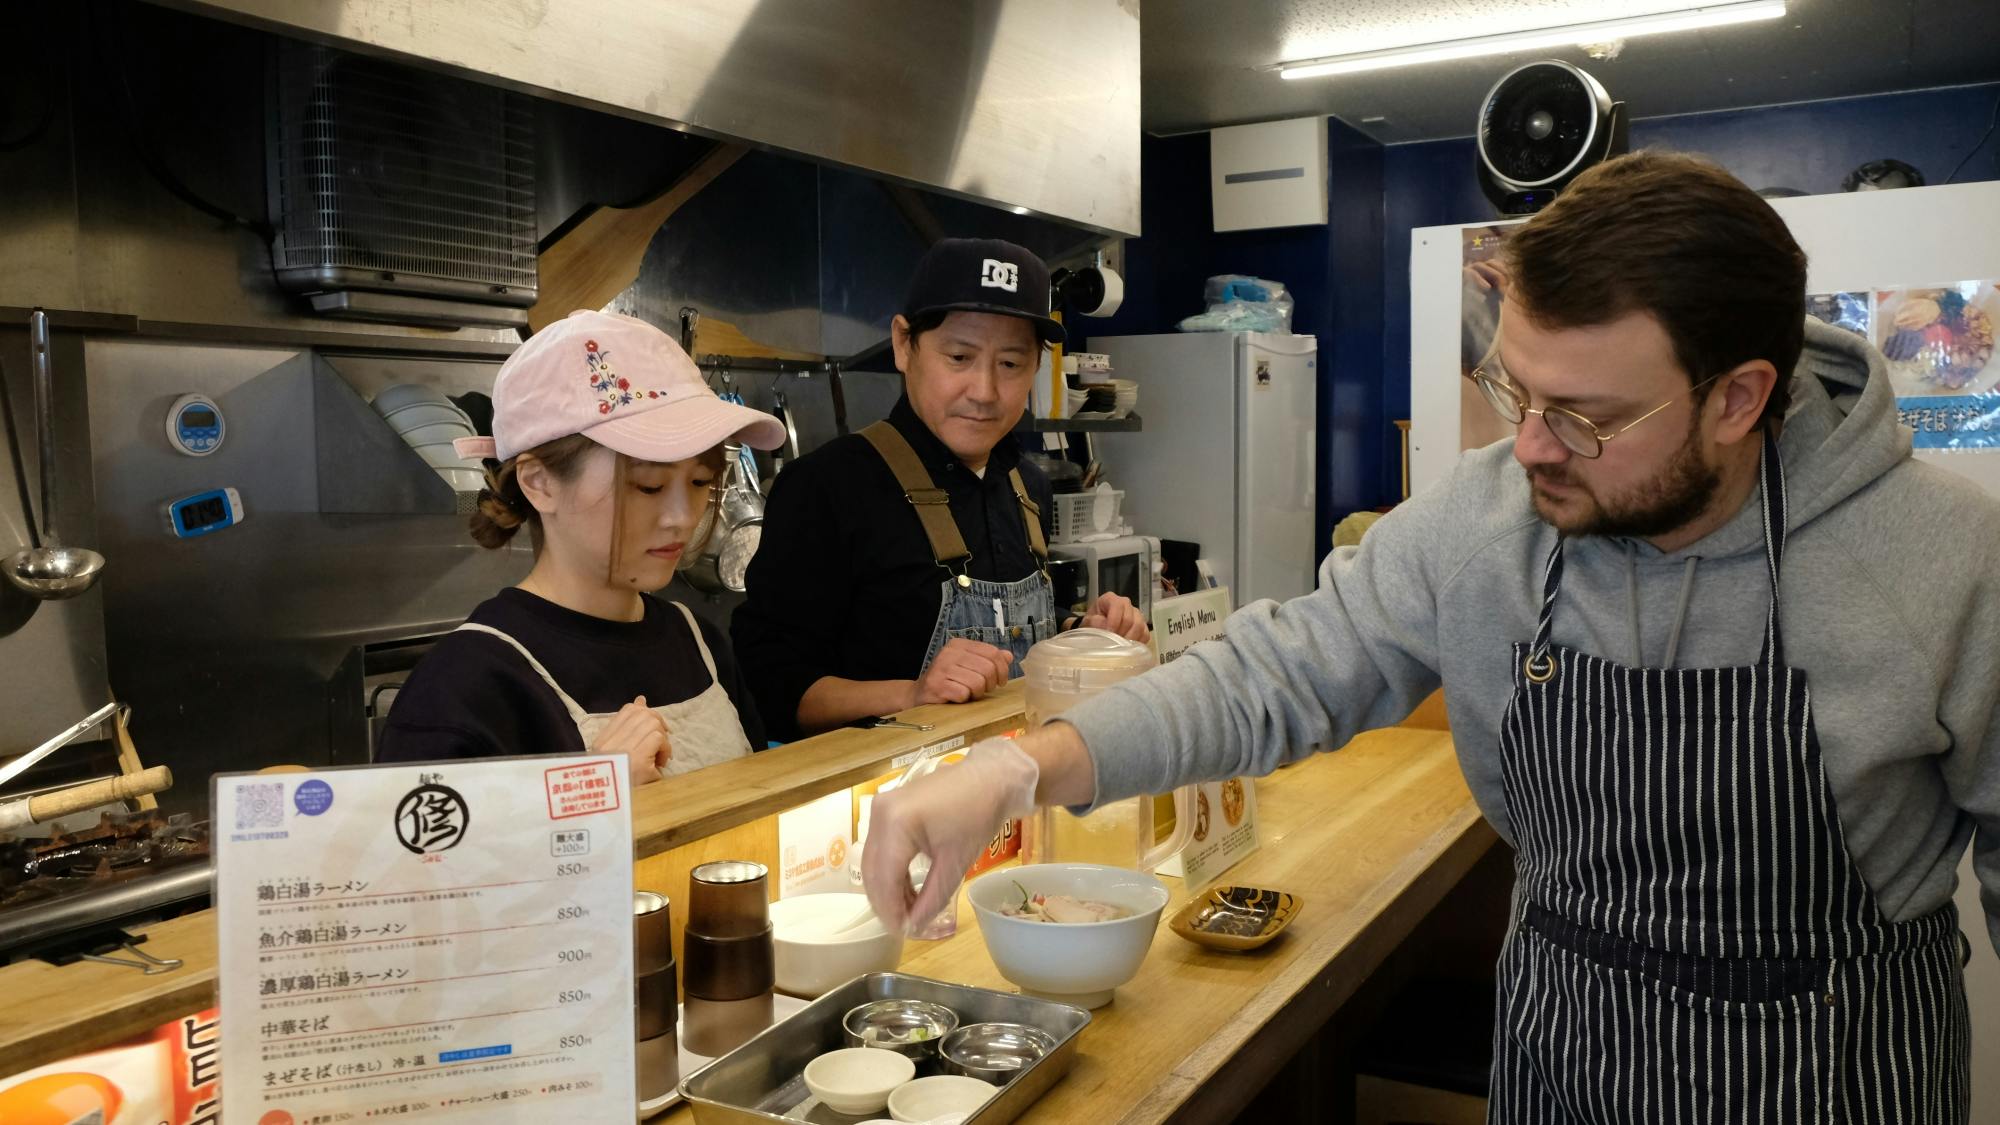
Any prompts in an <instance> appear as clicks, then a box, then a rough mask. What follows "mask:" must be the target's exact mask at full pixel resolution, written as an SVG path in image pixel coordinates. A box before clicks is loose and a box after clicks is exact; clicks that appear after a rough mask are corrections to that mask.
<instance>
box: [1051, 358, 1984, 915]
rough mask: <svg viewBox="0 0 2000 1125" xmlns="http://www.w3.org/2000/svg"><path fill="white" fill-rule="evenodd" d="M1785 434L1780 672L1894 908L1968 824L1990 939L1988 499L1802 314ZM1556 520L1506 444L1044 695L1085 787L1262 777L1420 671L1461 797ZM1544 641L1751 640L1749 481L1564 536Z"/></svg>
mask: <svg viewBox="0 0 2000 1125" xmlns="http://www.w3.org/2000/svg"><path fill="white" fill-rule="evenodd" d="M1792 391H1793V398H1794V405H1793V408H1792V412H1791V414H1790V415H1789V416H1788V418H1787V420H1786V422H1785V425H1784V428H1783V431H1782V436H1781V439H1780V448H1781V450H1782V453H1783V456H1784V463H1785V470H1786V480H1787V494H1788V498H1789V500H1790V509H1791V510H1790V513H1789V522H1790V535H1789V538H1788V540H1787V543H1786V548H1787V549H1786V552H1785V568H1784V574H1783V576H1782V582H1783V584H1782V587H1781V589H1782V592H1783V601H1782V614H1781V625H1782V628H1783V630H1784V638H1785V656H1786V659H1787V660H1788V662H1790V663H1791V664H1792V665H1794V666H1796V667H1798V668H1800V669H1803V671H1804V672H1805V674H1806V676H1807V680H1808V683H1809V684H1810V685H1811V689H1812V693H1813V713H1814V719H1815V723H1816V726H1817V729H1818V733H1819V738H1820V746H1821V750H1822V756H1823V760H1824V762H1825V769H1826V774H1827V779H1828V782H1829V784H1830V786H1831V788H1832V791H1833V797H1834V801H1835V803H1836V805H1837V808H1838V815H1839V818H1840V824H1841V827H1842V829H1843V830H1844V832H1845V834H1846V839H1847V846H1848V848H1849V849H1850V851H1851V852H1852V854H1853V857H1854V859H1855V862H1856V863H1857V865H1858V866H1859V868H1860V871H1861V875H1862V877H1863V878H1864V879H1865V880H1867V882H1868V885H1869V886H1870V887H1871V888H1872V889H1873V890H1874V892H1875V896H1876V897H1877V899H1879V900H1880V902H1881V904H1882V908H1883V910H1884V911H1885V912H1886V913H1887V915H1888V916H1889V918H1890V919H1891V920H1894V921H1904V920H1907V919H1911V918H1915V917H1918V916H1920V915H1923V914H1925V913H1928V912H1930V911H1932V910H1935V909H1937V908H1938V907H1941V906H1943V905H1944V904H1945V903H1947V902H1948V901H1950V899H1951V896H1952V891H1953V888H1954V885H1955V883H1956V881H1957V872H1956V868H1957V865H1958V860H1959V857H1960V856H1961V855H1963V854H1964V852H1965V847H1966V842H1967V841H1968V840H1969V839H1973V838H1974V836H1975V832H1976V833H1977V840H1976V846H1975V868H1976V870H1977V871H1978V873H1979V878H1980V882H1981V884H1982V887H1983V901H1984V904H1985V910H1986V917H1987V925H1988V927H1989V928H1990V929H1991V931H1992V936H1993V940H1994V943H1995V946H1996V948H2000V501H1996V500H1995V499H1994V498H1993V497H1991V496H1988V495H1987V494H1986V493H1985V492H1983V491H1982V490H1981V489H1980V488H1979V487H1978V486H1976V485H1974V484H1972V483H1971V482H1969V481H1967V480H1965V479H1963V478H1961V477H1958V476H1956V475H1954V474H1952V473H1949V472H1946V471H1943V470H1941V469H1938V468H1935V467H1933V466H1929V465H1926V464H1923V463H1921V462H1918V461H1915V460H1912V459H1911V456H1910V431H1909V430H1908V429H1906V428H1904V427H1903V426H1901V425H1899V424H1898V422H1897V420H1896V403H1895V398H1894V396H1893V393H1892V391H1891V389H1890V386H1889V380H1888V374H1887V372H1886V370H1885V369H1884V367H1883V362H1882V358H1881V356H1880V354H1879V353H1877V352H1876V351H1875V349H1874V348H1873V347H1871V346H1869V345H1868V344H1867V343H1866V342H1865V341H1863V340H1861V339H1860V338H1859V337H1856V336H1852V335H1849V334H1848V333H1846V332H1843V331H1840V330H1838V329H1834V328H1829V327H1827V326H1825V325H1823V324H1820V323H1819V322H1818V321H1808V322H1807V333H1806V351H1805V354H1804V355H1803V356H1802V357H1801V360H1800V363H1799V367H1798V370H1797V372H1796V373H1795V376H1794V379H1793V385H1792ZM1555 541H1556V533H1555V531H1554V529H1553V528H1551V527H1549V526H1548V525H1547V524H1545V523H1543V522H1541V520H1540V519H1538V518H1537V517H1536V515H1535V512H1534V509H1533V507H1532V505H1531V503H1530V497H1529V490H1528V485H1527V478H1526V475H1525V474H1524V473H1523V471H1522V470H1521V468H1520V466H1519V465H1518V464H1516V463H1515V462H1514V460H1513V457H1512V450H1511V446H1510V445H1509V443H1505V442H1503V443H1500V444H1498V445H1494V446H1489V447H1487V448H1485V449H1480V450H1476V451H1474V452H1472V453H1468V454H1467V455H1465V456H1464V457H1462V458H1461V459H1460V460H1459V462H1458V465H1457V466H1456V468H1455V469H1454V470H1453V471H1452V473H1451V475H1450V477H1449V478H1448V479H1447V480H1446V481H1444V482H1442V483H1441V484H1439V485H1437V486H1435V487H1432V488H1430V489H1428V490H1426V491H1425V492H1424V493H1422V494H1421V495H1419V496H1416V497H1414V498H1412V499H1411V500H1410V501H1409V502H1408V503H1405V504H1403V505H1402V506H1401V507H1398V508H1397V509H1396V510H1395V511H1393V512H1391V513H1390V514H1389V515H1388V516H1386V517H1384V518H1383V519H1382V520H1381V521H1380V522H1378V523H1377V524H1376V525H1375V526H1374V527H1373V528H1371V529H1370V530H1369V532H1368V535H1367V538H1366V539H1365V540H1364V541H1363V542H1362V544H1361V545H1360V546H1359V547H1343V548H1340V549H1339V550H1336V551H1334V552H1333V553H1332V554H1331V555H1329V556H1328V557H1327V559H1326V561H1325V563H1324V564H1323V565H1322V566H1321V568H1320V573H1319V588H1318V589H1317V590H1315V591H1314V592H1312V593H1310V594H1307V595H1305V596H1304V597H1300V598H1294V599H1293V600H1291V601H1289V602H1285V603H1284V604H1282V605H1281V604H1279V603H1277V602H1272V601H1261V602H1256V603H1253V604H1251V605H1248V606H1245V607H1244V608H1243V609H1241V610H1240V611H1238V612H1237V613H1236V614H1234V615H1233V616H1231V617H1230V619H1229V621H1228V632H1227V635H1226V636H1224V637H1223V638H1222V639H1220V640H1215V641H1210V642H1207V643H1204V644H1200V645H1197V646H1195V647H1194V648H1193V649H1192V650H1190V651H1189V652H1188V653H1187V654H1186V655H1184V656H1183V657H1182V658H1181V659H1179V660H1177V661H1175V662H1174V663H1172V664H1169V665H1167V666H1165V667H1163V668H1160V669H1158V670H1157V671H1154V672H1151V673H1149V674H1147V675H1145V676H1142V677H1139V678H1138V679H1135V680H1132V681H1128V682H1127V683H1125V684H1123V685H1120V687H1119V688H1117V689H1116V690H1114V691H1110V692H1106V693H1105V694H1103V695H1100V696H1098V697H1097V698H1095V699H1093V700H1090V701H1088V702H1087V703H1085V704H1083V705H1081V706H1079V707H1076V708H1072V709H1071V710H1070V711H1068V712H1065V713H1064V715H1063V719H1064V720H1065V721H1067V722H1069V723H1072V724H1074V725H1075V726H1076V728H1077V729H1078V731H1079V732H1081V734H1082V735H1083V737H1084V740H1085V742H1086V743H1087V744H1088V745H1089V747H1090V753H1091V758H1092V760H1093V762H1094V764H1095V769H1096V775H1097V799H1098V801H1099V802H1100V803H1101V802H1104V801H1110V800H1116V799H1119V798H1121V797H1128V796H1132V795H1134V794H1138V793H1160V792H1165V791H1167V790H1168V789H1171V788H1173V787H1174V786H1176V785H1181V784H1185V783H1188V782H1192V781H1197V780H1214V779H1219V778H1225V777H1232V776H1238V775H1263V774H1266V773H1269V772H1271V771H1272V770H1274V769H1276V768H1278V767H1279V766H1281V765H1284V764H1286V763H1288V762H1291V761H1293V760H1296V759H1298V758H1301V757H1303V756H1305V755H1307V754H1309V753H1312V752H1314V751H1316V750H1320V749H1330V748H1335V747H1339V746H1341V745H1343V744H1345V743H1346V742H1347V741H1348V740H1349V739H1351V738H1353V737H1354V736H1355V735H1357V734H1360V733H1361V732H1363V731H1366V730H1370V729H1373V728H1376V727H1383V726H1390V725H1393V724H1395V723H1397V722H1400V721H1401V720H1402V719H1403V718H1404V717H1406V716H1407V715H1408V714H1409V713H1410V711H1411V710H1412V709H1414V708H1415V706H1416V705H1417V703H1419V702H1420V701H1422V700H1423V698H1424V697H1425V696H1427V695H1428V694H1429V693H1430V692H1431V691H1432V690H1434V689H1435V688H1437V687H1438V686H1439V684H1440V682H1442V685H1443V687H1444V691H1445V702H1446V704H1447V706H1448V707H1449V709H1450V713H1451V726H1452V734H1453V738H1454V740H1455V742H1456V744H1457V747H1458V757H1459V762H1460V764H1461V766H1462V767H1463V768H1464V770H1465V777H1466V781H1467V783H1468V784H1469V785H1470V786H1471V789H1472V793H1473V796H1474V797H1475V798H1476V799H1477V800H1478V802H1479V807H1480V809H1481V811H1483V812H1484V813H1485V814H1486V817H1487V819H1488V820H1490V821H1491V822H1492V823H1493V826H1494V827H1495V828H1496V829H1497V830H1498V831H1499V833H1500V835H1501V836H1502V837H1503V838H1505V839H1507V840H1508V842H1509V843H1512V842H1513V834H1512V830H1511V826H1510V823H1509V820H1508V812H1507V800H1506V796H1505V794H1504V792H1503V791H1502V787H1501V781H1500V736H1499V729H1500V721H1501V717H1502V715H1503V714H1504V712H1505V710H1506V708H1507V705H1508V702H1509V698H1510V696H1511V694H1512V684H1511V681H1510V678H1511V675H1512V649H1511V646H1512V645H1513V644H1514V643H1515V642H1517V641H1527V640H1531V639H1532V638H1533V636H1534V632H1535V622H1536V615H1537V611H1538V608H1539V603H1540V600H1541V579H1542V566H1543V563H1544V561H1545V560H1546V558H1547V556H1548V553H1549V549H1550V548H1551V547H1552V546H1554V544H1555ZM1566 552H1567V557H1566V560H1565V564H1566V565H1565V571H1564V578H1563V588H1562V595H1561V598H1560V600H1559V601H1558V602H1557V605H1556V615H1555V637H1554V640H1555V643H1556V644H1559V645H1567V646H1570V647H1573V648H1575V649H1578V650H1581V651H1584V652H1588V653H1593V654H1596V655H1599V656H1602V657H1605V658H1607V659H1611V660H1615V661H1617V662H1620V663H1624V664H1630V665H1633V666H1645V667H1675V668H1690V667H1715V666H1728V665H1745V664H1752V663H1755V661H1756V659H1757V655H1758V652H1759V650H1760V648H1761V647H1762V645H1763V639H1764V638H1763V626H1764V617H1765V611H1766V609H1767V608H1768V606H1769V604H1770V601H1769V598H1770V594H1769V590H1770V584H1769V580H1768V578H1767V577H1766V570H1765V566H1764V541H1763V534H1762V518H1761V514H1760V506H1759V500H1758V497H1757V494H1756V492H1755V490H1753V491H1752V493H1751V496H1750V499H1749V501H1748V502H1747V503H1746V504H1745V505H1744V507H1743V509H1742V510H1741V511H1739V512H1738V513H1737V514H1736V516H1735V517H1734V518H1732V519H1731V520H1730V521H1729V522H1728V523H1727V524H1725V525H1723V526H1722V527H1720V528H1718V529H1717V530H1716V531H1714V532H1713V533H1711V534H1709V535H1708V536H1707V537H1705V538H1703V539H1702V540H1700V541H1699V542H1697V543H1694V544H1693V545H1691V546H1689V547H1687V548H1685V549H1683V550H1679V551H1671V552H1663V551H1660V550H1657V549H1656V548H1654V547H1653V546H1651V545H1650V544H1648V543H1646V542H1644V541H1640V540H1627V539H1619V538H1602V537H1589V538H1580V539H1576V540H1572V541H1571V542H1570V544H1569V545H1568V547H1567V548H1566Z"/></svg>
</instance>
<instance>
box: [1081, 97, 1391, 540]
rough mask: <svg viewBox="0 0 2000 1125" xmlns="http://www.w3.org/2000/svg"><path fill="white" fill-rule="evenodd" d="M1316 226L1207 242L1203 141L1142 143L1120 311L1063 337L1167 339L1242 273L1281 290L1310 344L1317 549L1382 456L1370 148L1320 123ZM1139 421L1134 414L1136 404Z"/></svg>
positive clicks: (1378, 189) (1376, 167)
mask: <svg viewBox="0 0 2000 1125" xmlns="http://www.w3.org/2000/svg"><path fill="white" fill-rule="evenodd" d="M1327 130H1328V136H1327V140H1328V147H1327V155H1328V161H1329V163H1330V165H1331V168H1332V176H1331V178H1330V181H1329V185H1328V193H1329V207H1328V211H1329V214H1330V215H1331V216H1332V217H1333V221H1332V222H1330V223H1329V224H1327V225H1326V226H1311V227H1287V228H1282V229H1277V230H1259V231H1234V232H1229V233H1224V234H1217V233H1216V232H1215V231H1214V230H1213V229H1211V228H1212V226H1213V213H1212V211H1211V208H1210V199H1209V179H1208V134H1206V133H1195V134H1189V135H1185V136H1177V137H1150V136H1149V137H1147V138H1146V139H1145V142H1144V144H1143V146H1142V148H1141V150H1140V160H1141V171H1140V175H1141V180H1140V182H1141V184H1143V185H1144V186H1143V190H1142V194H1141V200H1140V204H1141V216H1140V221H1141V222H1142V223H1143V224H1144V229H1145V234H1144V235H1143V236H1142V237H1139V238H1135V239H1130V240H1128V241H1127V242H1126V244H1125V278H1126V290H1125V304H1124V306H1123V307H1122V308H1121V309H1120V310H1119V312H1118V314H1117V315H1116V316H1111V317H1105V318H1102V319H1099V318H1095V317H1092V318H1081V319H1078V320H1077V321H1076V322H1075V323H1074V324H1072V325H1071V332H1072V334H1075V335H1083V336H1086V337H1088V336H1119V335H1133V334H1140V333H1150V332H1172V331H1174V325H1175V324H1176V323H1178V322H1179V321H1180V320H1181V319H1182V318H1183V317H1188V316H1192V315H1194V314H1195V313H1198V312H1200V311H1202V307H1203V306H1202V296H1201V291H1202V282H1203V281H1204V280H1205V279H1206V278H1208V277H1209V276H1211V275H1213V274H1221V273H1243V274H1252V275H1255V276H1257V277H1266V278H1270V279H1272V280H1274V281H1282V282H1284V283H1285V287H1286V288H1287V289H1288V290H1290V291H1291V294H1292V300H1293V301H1294V308H1293V311H1292V331H1294V332H1298V333H1302V334H1305V335H1310V336H1315V337H1318V339H1319V348H1320V358H1319V376H1320V381H1319V404H1318V410H1319V419H1318V421H1319V434H1320V440H1319V476H1320V479H1319V497H1320V501H1319V519H1318V523H1319V535H1318V541H1319V542H1322V543H1324V542H1326V541H1327V539H1328V536H1329V535H1330V534H1331V531H1332V526H1333V525H1332V519H1330V518H1329V517H1330V516H1332V517H1334V518H1337V516H1338V515H1344V514H1345V513H1346V512H1349V511H1352V510H1353V509H1355V508H1358V507H1363V506H1367V505H1368V504H1370V503H1373V501H1371V500H1370V499H1369V498H1368V494H1367V492H1366V491H1365V489H1366V482H1367V481H1368V480H1369V479H1370V478H1371V477H1372V473H1370V472H1368V471H1367V467H1368V466H1370V465H1372V464H1373V463H1374V462H1375V461H1376V460H1379V458H1380V457H1381V456H1382V452H1383V450H1382V447H1381V435H1380V434H1379V433H1378V432H1376V431H1377V427H1376V426H1375V425H1374V422H1375V419H1377V418H1379V417H1380V415H1381V407H1380V401H1381V392H1382V378H1381V357H1382V337H1381V331H1380V320H1381V307H1382V300H1383V292H1382V247H1383V245H1384V242H1383V231H1382V153H1383V149H1382V146H1381V145H1379V144H1377V143H1375V142H1374V141H1372V140H1370V139H1368V138H1367V137H1366V136H1364V135H1362V134H1361V133H1359V132H1357V131H1356V130H1354V129H1352V128H1349V127H1348V126H1347V125H1345V124H1343V123H1342V122H1339V121H1335V120H1332V119H1329V120H1328V121H1327ZM1139 413H1140V414H1142V415H1143V414H1144V413H1145V404H1144V402H1143V400H1142V401H1141V404H1140V408H1139Z"/></svg>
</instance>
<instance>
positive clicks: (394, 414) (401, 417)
mask: <svg viewBox="0 0 2000 1125" xmlns="http://www.w3.org/2000/svg"><path fill="white" fill-rule="evenodd" d="M380 413H381V415H382V420H383V421H384V422H387V423H389V428H390V429H392V430H395V431H396V432H397V433H399V434H401V433H408V432H409V431H411V430H416V429H421V428H423V427H425V426H455V427H458V428H459V429H462V430H464V431H465V432H466V433H468V434H469V433H472V432H474V427H473V425H472V419H471V418H468V417H466V414H465V411H463V410H460V409H459V408H458V407H456V406H453V405H452V404H451V403H448V402H412V403H408V404H406V405H403V406H398V407H396V408H395V409H393V410H384V411H381V412H380Z"/></svg>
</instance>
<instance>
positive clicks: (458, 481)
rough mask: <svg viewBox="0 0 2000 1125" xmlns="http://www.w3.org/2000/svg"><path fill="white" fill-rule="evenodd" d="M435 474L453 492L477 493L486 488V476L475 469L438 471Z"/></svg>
mask: <svg viewBox="0 0 2000 1125" xmlns="http://www.w3.org/2000/svg"><path fill="white" fill-rule="evenodd" d="M436 472H437V475H439V476H441V477H443V478H444V482H445V483H446V484H448V485H450V486H451V490H452V491H453V492H478V491H479V490H480V489H482V488H485V487H486V475H485V474H484V473H481V472H479V471H478V470H476V469H438V470H436Z"/></svg>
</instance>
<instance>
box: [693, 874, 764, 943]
mask: <svg viewBox="0 0 2000 1125" xmlns="http://www.w3.org/2000/svg"><path fill="white" fill-rule="evenodd" d="M770 924H771V873H770V871H769V869H767V868H766V867H765V866H764V865H763V864H761V863H752V862H751V861H749V860H744V859H725V860H718V861H716V862H714V863H704V864H702V865H701V866H699V867H697V868H695V869H694V871H693V872H691V873H690V874H689V876H688V897H687V928H688V929H689V930H691V931H693V932H696V933H703V934H707V935H708V936H710V937H717V938H733V937H749V936H751V935H752V934H756V933H760V932H762V931H763V930H765V929H768V928H769V927H770Z"/></svg>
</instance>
